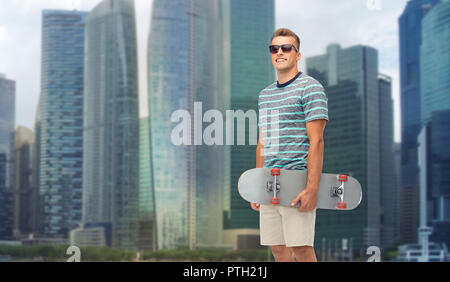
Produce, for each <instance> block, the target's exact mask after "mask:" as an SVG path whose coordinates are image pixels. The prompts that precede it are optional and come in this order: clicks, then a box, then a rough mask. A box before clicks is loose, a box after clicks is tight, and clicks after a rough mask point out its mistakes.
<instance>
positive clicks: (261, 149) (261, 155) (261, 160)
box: [250, 128, 264, 211]
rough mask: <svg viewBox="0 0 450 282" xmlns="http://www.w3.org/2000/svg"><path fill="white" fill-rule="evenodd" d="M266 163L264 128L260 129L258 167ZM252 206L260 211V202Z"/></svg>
mask: <svg viewBox="0 0 450 282" xmlns="http://www.w3.org/2000/svg"><path fill="white" fill-rule="evenodd" d="M263 165H264V143H263V134H262V129H261V128H260V129H259V140H258V145H257V146H256V167H257V168H262V167H263ZM250 206H251V207H252V209H253V210H255V211H259V207H260V205H259V204H255V203H251V204H250Z"/></svg>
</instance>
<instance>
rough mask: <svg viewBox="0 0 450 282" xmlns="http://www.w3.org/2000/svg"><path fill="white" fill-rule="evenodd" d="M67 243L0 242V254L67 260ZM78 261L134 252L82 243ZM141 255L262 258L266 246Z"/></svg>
mask: <svg viewBox="0 0 450 282" xmlns="http://www.w3.org/2000/svg"><path fill="white" fill-rule="evenodd" d="M68 247H69V246H6V245H5V246H3V245H0V255H6V256H10V257H12V259H13V260H25V261H32V260H36V259H37V260H43V261H66V260H67V259H68V258H69V257H70V255H67V254H66V251H67V248H68ZM80 251H81V261H82V262H89V261H92V262H95V261H106V262H112V261H133V260H134V259H135V258H136V252H133V251H126V250H120V249H115V248H106V247H105V248H93V247H82V248H80ZM141 259H143V260H145V261H200V262H209V261H265V260H267V249H260V250H241V251H232V250H223V249H214V248H208V249H206V248H205V249H203V248H200V249H197V250H189V249H187V248H181V249H175V250H161V251H155V252H149V251H146V252H141Z"/></svg>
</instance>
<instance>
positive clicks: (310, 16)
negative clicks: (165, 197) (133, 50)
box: [0, 0, 407, 141]
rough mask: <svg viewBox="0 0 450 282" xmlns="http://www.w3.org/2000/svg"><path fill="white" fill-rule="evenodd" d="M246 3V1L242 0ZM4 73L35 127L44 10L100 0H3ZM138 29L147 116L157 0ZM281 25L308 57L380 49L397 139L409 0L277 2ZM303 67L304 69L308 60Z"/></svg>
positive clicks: (140, 15) (141, 12) (0, 47)
mask: <svg viewBox="0 0 450 282" xmlns="http://www.w3.org/2000/svg"><path fill="white" fill-rule="evenodd" d="M242 1H245V0H242ZM1 2H2V4H1V7H0V73H4V74H6V76H7V77H8V78H10V79H13V80H16V82H17V96H16V124H17V125H24V126H27V127H29V128H33V124H34V118H35V113H36V108H37V103H38V98H39V89H40V46H41V45H40V44H41V28H40V25H41V11H42V10H43V9H69V10H72V9H78V10H83V11H89V10H91V9H92V8H93V7H94V6H95V5H97V4H98V3H99V2H100V0H1ZM135 2H136V18H137V19H136V21H137V27H138V31H137V32H138V41H139V42H138V52H139V63H140V65H139V69H140V70H139V75H140V78H139V80H140V84H141V85H140V99H141V102H140V111H141V116H145V115H147V101H146V95H147V94H146V93H147V89H146V84H145V82H146V79H145V77H146V73H145V72H146V65H145V62H146V59H145V58H146V42H147V36H148V31H149V27H150V15H151V3H152V2H153V0H135ZM275 2H276V10H275V13H276V27H288V28H290V29H292V30H293V31H295V32H296V33H297V34H299V36H300V38H301V39H302V50H301V51H302V53H303V58H305V57H309V56H313V55H319V54H323V53H325V50H326V46H327V45H329V44H330V43H339V44H340V45H341V46H342V47H343V48H345V47H349V46H352V45H356V44H364V45H369V46H372V47H375V48H376V49H378V52H379V53H378V54H379V70H380V72H381V73H384V74H387V75H389V76H391V77H392V79H393V98H394V106H395V131H396V132H395V140H396V141H399V140H400V113H399V69H398V68H399V59H398V58H399V56H398V23H397V20H398V17H399V16H400V14H401V13H402V11H403V9H404V7H405V5H406V2H407V0H396V1H388V0H275ZM301 66H302V67H303V68H304V63H303V62H302V64H301Z"/></svg>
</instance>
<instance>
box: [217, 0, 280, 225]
mask: <svg viewBox="0 0 450 282" xmlns="http://www.w3.org/2000/svg"><path fill="white" fill-rule="evenodd" d="M223 2H227V3H226V4H225V5H226V6H225V7H226V11H227V13H226V14H225V15H224V30H225V35H224V36H225V38H226V39H228V42H226V44H227V45H226V48H225V50H226V51H227V52H228V56H226V58H227V59H228V60H229V63H228V64H229V68H228V69H227V71H228V73H227V75H226V77H227V78H229V87H230V88H229V93H230V94H229V95H230V102H229V103H230V108H231V109H232V110H235V111H237V110H242V111H243V112H244V113H246V112H247V111H254V112H258V93H259V92H260V91H261V90H262V89H264V88H265V87H266V86H268V85H269V84H271V83H273V82H274V81H275V70H274V68H273V66H272V61H271V55H270V53H269V51H268V46H269V45H270V44H271V42H270V41H271V39H272V35H273V32H274V31H275V4H274V1H273V0H264V1H258V0H249V1H239V0H231V1H223ZM233 125H234V132H233V133H234V135H233V137H234V140H233V145H232V146H230V154H231V155H230V177H231V182H230V188H229V191H226V195H227V198H226V201H227V202H226V203H225V214H224V215H225V218H224V227H225V229H248V228H252V229H259V214H258V213H257V212H255V211H254V210H252V209H251V208H250V207H249V203H248V202H246V201H244V200H243V199H242V198H241V197H240V196H239V193H238V190H237V184H238V180H239V177H240V176H241V174H242V173H243V172H244V171H246V170H248V169H251V168H255V167H256V144H255V143H253V144H251V143H252V141H253V142H254V140H250V130H251V129H254V128H251V127H252V126H253V127H254V126H257V125H256V124H255V123H253V124H252V121H251V119H250V116H249V118H248V119H246V120H239V119H237V120H236V122H235V121H234V120H233ZM241 136H242V137H245V144H240V143H239V139H238V138H239V137H241ZM257 138H258V136H257ZM228 195H229V196H228Z"/></svg>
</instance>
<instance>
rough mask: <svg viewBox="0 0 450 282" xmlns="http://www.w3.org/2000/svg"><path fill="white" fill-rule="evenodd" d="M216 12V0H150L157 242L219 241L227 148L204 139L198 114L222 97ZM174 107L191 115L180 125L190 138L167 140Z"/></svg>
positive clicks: (192, 244) (193, 244)
mask: <svg viewBox="0 0 450 282" xmlns="http://www.w3.org/2000/svg"><path fill="white" fill-rule="evenodd" d="M221 13H222V10H221V9H220V5H219V2H218V1H217V0H187V1H186V0H168V1H167V0H165V1H154V2H153V15H152V22H151V30H150V36H149V42H148V91H149V116H150V117H149V118H150V138H151V139H150V146H151V147H152V163H153V177H154V183H155V201H156V210H157V212H156V214H157V228H158V230H157V232H158V247H159V248H175V247H178V246H189V247H190V248H195V247H196V246H198V245H203V246H214V245H217V244H221V242H222V228H223V220H222V218H223V216H222V211H223V202H224V201H223V193H224V188H225V187H228V186H229V183H228V184H226V183H225V176H224V175H225V173H226V171H225V165H224V163H225V161H224V148H223V146H215V145H212V146H209V145H206V144H204V143H203V138H202V137H203V134H202V133H203V129H205V128H204V127H206V125H205V124H204V123H202V121H203V119H202V114H203V113H204V111H208V110H212V109H215V110H219V111H221V110H222V109H224V105H225V102H226V101H225V99H226V98H227V97H226V94H225V92H224V89H223V88H222V84H221V78H220V77H219V74H220V73H221V72H222V71H223V70H222V69H221V68H222V67H223V64H222V59H223V56H222V54H223V53H222V51H223V50H222V48H223V47H222V42H223V37H222V31H221V28H220V15H221ZM195 102H198V103H195ZM179 110H181V111H183V112H182V113H183V114H187V115H188V116H190V117H191V118H190V119H189V121H188V125H187V127H188V128H186V130H185V131H184V132H183V133H184V134H185V136H184V137H188V136H189V137H192V138H191V139H190V140H189V143H191V145H189V144H181V145H180V146H178V145H175V144H174V143H172V140H171V136H172V130H173V129H174V127H175V126H177V124H176V123H178V122H180V121H181V120H180V119H177V118H176V115H175V116H174V117H173V118H174V119H173V120H172V114H173V113H175V112H176V111H179ZM178 113H180V112H178ZM194 113H197V114H194ZM178 117H179V116H178ZM191 122H192V123H191ZM211 122H212V120H211ZM187 139H189V138H187Z"/></svg>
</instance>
